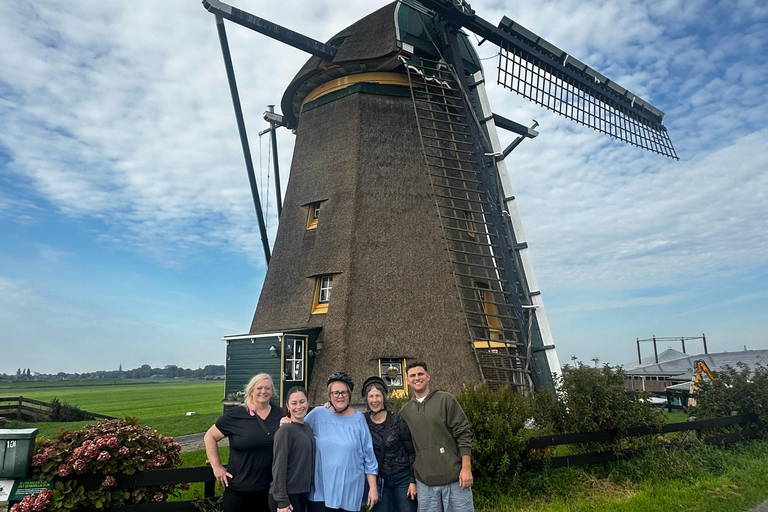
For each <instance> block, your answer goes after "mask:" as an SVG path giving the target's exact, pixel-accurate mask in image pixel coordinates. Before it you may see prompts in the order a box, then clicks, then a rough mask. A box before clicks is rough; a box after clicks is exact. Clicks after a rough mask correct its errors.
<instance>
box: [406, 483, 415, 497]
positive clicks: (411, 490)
mask: <svg viewBox="0 0 768 512" xmlns="http://www.w3.org/2000/svg"><path fill="white" fill-rule="evenodd" d="M405 495H406V496H408V497H409V498H411V499H412V500H415V499H416V484H410V485H409V486H408V492H406V493H405Z"/></svg>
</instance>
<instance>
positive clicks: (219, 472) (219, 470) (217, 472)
mask: <svg viewBox="0 0 768 512" xmlns="http://www.w3.org/2000/svg"><path fill="white" fill-rule="evenodd" d="M213 476H215V477H216V481H217V482H219V483H220V484H221V485H223V486H224V487H229V480H227V479H228V478H232V475H231V474H230V473H229V472H228V471H227V468H225V467H224V466H223V465H221V464H219V465H217V466H213Z"/></svg>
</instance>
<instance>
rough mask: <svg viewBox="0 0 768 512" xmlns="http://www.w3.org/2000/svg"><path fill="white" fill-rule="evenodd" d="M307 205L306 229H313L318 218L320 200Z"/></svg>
mask: <svg viewBox="0 0 768 512" xmlns="http://www.w3.org/2000/svg"><path fill="white" fill-rule="evenodd" d="M308 206H309V212H308V213H307V229H315V228H316V227H317V219H319V218H320V202H319V201H318V202H317V203H310V204H309V205H308Z"/></svg>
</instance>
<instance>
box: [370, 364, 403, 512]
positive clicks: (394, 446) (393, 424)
mask: <svg viewBox="0 0 768 512" xmlns="http://www.w3.org/2000/svg"><path fill="white" fill-rule="evenodd" d="M388 391H389V390H388V388H387V384H386V383H385V382H384V379H382V378H381V377H371V378H369V379H368V380H366V381H365V383H363V400H365V403H366V404H367V406H368V411H367V412H366V413H365V418H366V420H367V421H368V428H369V429H370V431H371V438H372V439H373V451H374V453H375V454H376V460H377V461H378V463H379V475H378V476H379V477H380V478H382V479H383V484H384V485H383V489H381V492H380V495H379V503H378V504H377V505H376V512H416V478H415V477H414V474H413V462H414V461H415V460H416V451H415V450H414V448H413V441H412V440H411V431H410V430H409V429H408V424H406V423H405V420H404V419H403V418H402V416H400V415H399V414H397V413H394V412H389V411H388V410H387V394H388Z"/></svg>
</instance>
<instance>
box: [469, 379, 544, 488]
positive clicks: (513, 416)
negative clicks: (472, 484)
mask: <svg viewBox="0 0 768 512" xmlns="http://www.w3.org/2000/svg"><path fill="white" fill-rule="evenodd" d="M456 398H457V400H458V401H459V404H460V405H461V407H462V409H464V413H465V414H466V415H467V419H469V422H470V424H471V425H472V459H473V463H472V469H473V471H475V473H476V474H478V475H479V476H480V477H481V478H487V479H493V478H495V477H500V476H502V475H505V474H506V473H507V472H508V470H509V467H510V465H511V463H512V462H513V461H515V460H518V459H519V458H520V454H521V453H522V451H523V448H524V446H525V442H526V440H527V439H528V438H529V437H531V431H530V430H527V429H525V425H526V422H527V421H528V420H529V418H531V417H532V416H533V412H534V409H535V401H534V400H533V398H531V397H528V396H525V395H522V394H520V393H514V392H513V391H511V390H510V389H509V388H507V387H504V388H501V389H499V390H497V391H491V390H489V389H488V387H487V386H480V387H478V388H476V389H469V388H466V389H464V390H463V391H462V392H461V393H459V395H458V396H457V397H456Z"/></svg>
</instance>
